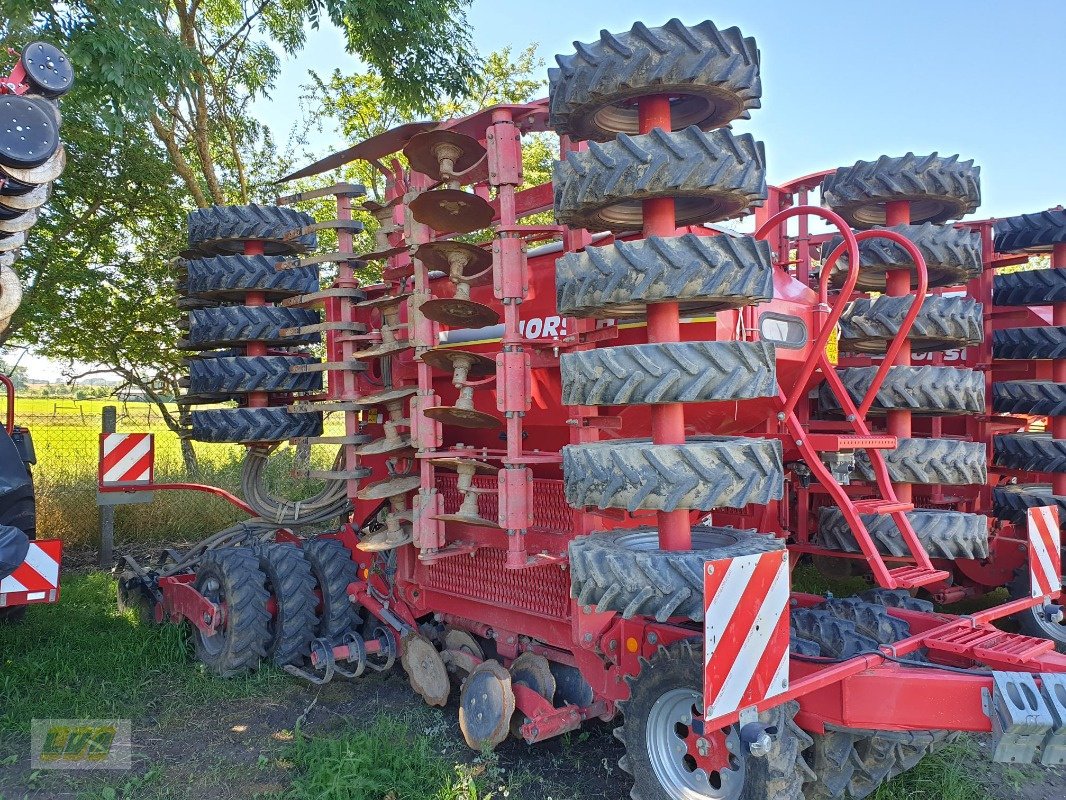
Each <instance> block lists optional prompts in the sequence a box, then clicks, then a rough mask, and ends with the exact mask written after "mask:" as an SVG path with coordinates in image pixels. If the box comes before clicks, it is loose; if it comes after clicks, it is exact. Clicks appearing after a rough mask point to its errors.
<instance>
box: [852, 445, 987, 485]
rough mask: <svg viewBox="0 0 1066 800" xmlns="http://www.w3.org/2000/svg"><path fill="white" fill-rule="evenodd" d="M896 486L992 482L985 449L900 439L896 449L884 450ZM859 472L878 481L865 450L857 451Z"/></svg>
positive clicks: (866, 479)
mask: <svg viewBox="0 0 1066 800" xmlns="http://www.w3.org/2000/svg"><path fill="white" fill-rule="evenodd" d="M882 455H883V456H884V459H885V463H886V464H887V466H888V475H889V477H890V478H891V479H892V481H893V483H920V484H943V485H948V486H966V485H971V484H983V483H985V481H986V480H987V479H988V463H987V458H986V454H985V446H984V445H983V444H982V443H981V442H963V441H960V440H958V439H899V440H898V445H897V447H896V449H895V450H883V451H882ZM855 472H856V475H857V477H859V478H860V479H861V480H864V481H871V482H872V481H874V480H875V478H874V473H873V466H872V465H871V464H870V456H869V455H868V454H867V452H866V451H865V450H857V451H856V452H855Z"/></svg>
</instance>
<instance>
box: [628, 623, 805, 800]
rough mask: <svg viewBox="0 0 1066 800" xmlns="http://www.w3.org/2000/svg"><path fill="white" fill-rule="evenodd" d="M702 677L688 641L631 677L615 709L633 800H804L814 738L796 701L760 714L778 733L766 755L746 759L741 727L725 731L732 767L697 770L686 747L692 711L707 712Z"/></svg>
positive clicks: (696, 651) (698, 650)
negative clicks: (806, 755)
mask: <svg viewBox="0 0 1066 800" xmlns="http://www.w3.org/2000/svg"><path fill="white" fill-rule="evenodd" d="M703 672H704V661H703V651H702V647H701V643H700V642H699V641H694V640H690V639H685V640H682V641H679V642H676V643H674V644H672V645H670V646H669V647H660V648H659V650H658V652H656V653H655V655H653V656H652V657H651V659H648V660H646V659H641V669H640V673H639V674H637V675H636V676H627V677H626V682H627V683H628V684H629V699H628V700H623V701H621V702H620V703H619V704H618V705H619V709H620V710H621V711H622V716H623V724H622V725H621V726H619V727H618V728H616V729H615V731H614V735H615V737H617V738H618V739H619V740H620V741H621V742H622V743H623V744H624V745H625V748H626V754H625V756H624V757H623V758H622V759H621V760H620V761H619V762H618V765H619V766H620V767H621V768H622V769H623V770H625V771H626V772H627V773H629V775H630V776H631V777H632V779H633V783H634V786H633V789H632V791H631V792H630V797H633V798H635V799H636V800H676V798H680V797H684V798H688V799H689V800H698V799H700V798H706V800H711V798H723V797H730V798H736V800H762V798H771V797H772V798H775V800H803V797H804V794H803V784H804V783H805V782H807V781H809V780H812V778H813V775H812V774H811V772H810V770H809V769H808V768H807V765H806V763H805V762H804V760H803V758H802V756H801V754H802V752H803V751H804V750H805V749H807V748H808V747H810V745H811V737H810V736H809V735H808V734H807V733H806V732H805V731H804V730H803V729H802V728H800V727H799V726H798V725H797V724H796V722H795V716H796V713H797V712H798V711H799V704H798V703H796V702H795V701H789V702H786V703H782V704H781V705H778V706H776V707H774V708H772V709H769V710H768V711H764V712H762V713H760V714H759V722H760V723H761V724H762V725H764V726H766V728H767V729H768V730H770V731H771V732H773V734H774V743H773V747H772V748H771V750H770V752H769V753H768V754H767V755H765V756H763V757H762V758H757V757H755V756H752V755H750V754H748V753H747V752H745V748H743V746H742V744H741V742H740V737H739V730H738V726H733V727H732V728H730V729H728V731H727V732H726V735H727V740H726V742H727V747H729V749H730V752H731V753H733V754H734V756H733V758H732V759H730V768H729V769H725V770H722V771H720V772H711V773H708V772H705V771H703V770H698V769H694V765H693V763H692V760H691V756H688V754H687V750H686V748H685V747H684V743H685V740H686V738H687V737H688V736H689V726H690V725H691V724H692V709H693V708H702V707H703Z"/></svg>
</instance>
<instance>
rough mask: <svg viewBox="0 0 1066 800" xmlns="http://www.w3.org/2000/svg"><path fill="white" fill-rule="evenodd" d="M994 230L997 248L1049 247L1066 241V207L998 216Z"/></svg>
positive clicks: (1012, 250)
mask: <svg viewBox="0 0 1066 800" xmlns="http://www.w3.org/2000/svg"><path fill="white" fill-rule="evenodd" d="M994 230H995V236H996V238H995V242H996V250H998V251H999V252H1001V253H1016V252H1018V251H1021V250H1035V249H1040V250H1048V249H1050V248H1052V247H1054V246H1055V245H1057V244H1062V243H1063V242H1066V208H1061V207H1060V208H1052V209H1049V210H1047V211H1038V212H1037V213H1036V214H1020V215H1018V216H1017V217H1007V218H1006V219H1001V220H998V221H997V222H996V224H995V226H994ZM1015 274H1020V273H1015Z"/></svg>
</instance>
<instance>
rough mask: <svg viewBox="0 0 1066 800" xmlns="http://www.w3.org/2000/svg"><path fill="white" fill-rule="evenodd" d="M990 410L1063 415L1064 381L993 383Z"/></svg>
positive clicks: (1051, 415) (1065, 385) (1064, 403)
mask: <svg viewBox="0 0 1066 800" xmlns="http://www.w3.org/2000/svg"><path fill="white" fill-rule="evenodd" d="M992 410H993V411H995V412H997V413H999V414H1028V415H1032V416H1041V417H1043V416H1047V417H1060V416H1063V415H1064V414H1066V383H1050V382H1048V381H1002V382H997V383H993V384H992Z"/></svg>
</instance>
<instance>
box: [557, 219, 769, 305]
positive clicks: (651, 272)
mask: <svg viewBox="0 0 1066 800" xmlns="http://www.w3.org/2000/svg"><path fill="white" fill-rule="evenodd" d="M555 290H556V302H557V305H558V308H559V313H560V314H567V315H572V316H575V317H642V316H644V315H645V314H646V313H647V306H648V305H649V304H651V303H672V302H676V303H678V304H679V306H680V308H681V309H682V310H683V311H689V312H691V311H696V310H698V311H715V310H717V309H722V308H740V307H741V306H747V305H755V304H756V303H760V302H763V301H765V300H769V299H770V298H771V297H773V294H774V273H773V264H772V262H771V254H770V245H769V244H768V243H767V242H760V241H756V240H755V239H753V238H751V237H749V236H737V237H734V236H696V235H695V234H692V233H686V234H685V235H683V236H675V237H670V238H663V237H659V236H649V237H648V238H646V239H638V240H636V241H632V242H615V243H614V244H609V245H605V246H603V247H587V248H585V249H584V250H583V251H581V252H579V253H567V254H565V255H563V256H561V257H560V258H559V260H558V261H556V262H555Z"/></svg>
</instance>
